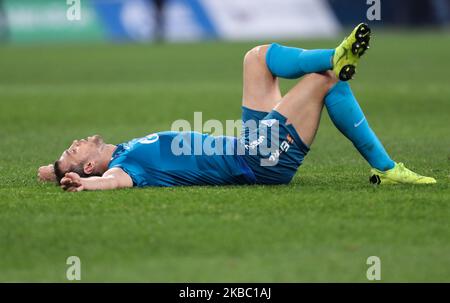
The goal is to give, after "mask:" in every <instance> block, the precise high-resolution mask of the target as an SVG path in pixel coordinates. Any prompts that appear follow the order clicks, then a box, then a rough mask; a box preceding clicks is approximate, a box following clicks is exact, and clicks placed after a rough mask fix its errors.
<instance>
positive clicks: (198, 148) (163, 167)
mask: <svg viewBox="0 0 450 303" xmlns="http://www.w3.org/2000/svg"><path fill="white" fill-rule="evenodd" d="M238 144H239V143H238V140H237V138H235V137H228V136H211V135H208V134H201V133H198V132H173V131H167V132H159V133H154V134H151V135H148V136H146V137H143V138H137V139H133V140H131V141H129V142H126V143H122V144H119V145H117V149H116V150H115V152H114V154H113V156H112V159H111V161H110V163H109V168H114V167H119V168H121V169H122V170H124V171H125V172H126V173H127V174H128V175H129V176H130V177H131V179H132V180H133V185H134V186H138V187H144V186H176V185H225V184H253V183H255V182H256V180H255V176H254V174H253V172H252V170H251V169H250V168H249V166H248V165H247V163H246V161H245V160H244V157H243V156H241V155H238V153H237V150H238V148H237V145H238ZM229 151H234V152H231V153H230V152H229Z"/></svg>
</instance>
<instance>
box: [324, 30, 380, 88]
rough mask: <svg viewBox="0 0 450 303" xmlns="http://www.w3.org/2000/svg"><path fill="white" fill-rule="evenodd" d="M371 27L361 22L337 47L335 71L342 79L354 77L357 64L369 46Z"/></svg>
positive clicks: (346, 79) (334, 58)
mask: <svg viewBox="0 0 450 303" xmlns="http://www.w3.org/2000/svg"><path fill="white" fill-rule="evenodd" d="M370 34H371V31H370V28H369V26H368V25H367V24H365V23H361V24H359V25H358V26H357V27H355V28H354V29H353V31H352V33H351V34H350V36H348V37H347V38H345V39H344V41H342V43H341V44H340V45H339V46H338V47H336V49H335V52H334V56H333V71H334V73H335V74H336V77H338V78H339V80H341V81H348V80H350V79H352V78H353V75H354V74H355V72H356V66H357V65H358V61H359V59H360V58H361V56H362V55H364V53H365V52H366V50H367V49H368V48H369V41H370Z"/></svg>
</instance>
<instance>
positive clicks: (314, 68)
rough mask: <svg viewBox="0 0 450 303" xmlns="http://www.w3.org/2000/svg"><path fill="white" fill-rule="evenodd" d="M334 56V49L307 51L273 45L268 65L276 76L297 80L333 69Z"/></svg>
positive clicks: (267, 60) (267, 59)
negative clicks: (306, 75) (310, 74)
mask: <svg viewBox="0 0 450 303" xmlns="http://www.w3.org/2000/svg"><path fill="white" fill-rule="evenodd" d="M333 56H334V49H314V50H305V49H301V48H296V47H287V46H282V45H279V44H277V43H273V44H272V45H271V46H270V47H269V49H268V50H267V53H266V64H267V67H268V68H269V70H270V72H271V73H272V74H273V75H274V76H276V77H281V78H287V79H295V78H300V77H301V76H303V75H305V74H309V73H316V72H324V71H327V70H330V69H332V68H333V63H332V61H333V60H332V59H333Z"/></svg>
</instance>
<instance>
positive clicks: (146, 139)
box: [139, 134, 159, 144]
mask: <svg viewBox="0 0 450 303" xmlns="http://www.w3.org/2000/svg"><path fill="white" fill-rule="evenodd" d="M158 139H159V135H158V134H150V135H148V136H146V137H144V138H142V139H140V140H139V143H141V144H152V143H155V142H156V141H158Z"/></svg>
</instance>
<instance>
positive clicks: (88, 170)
mask: <svg viewBox="0 0 450 303" xmlns="http://www.w3.org/2000/svg"><path fill="white" fill-rule="evenodd" d="M94 168H95V162H93V161H89V162H87V163H85V164H84V165H83V171H84V173H85V174H86V175H92V173H93V172H94Z"/></svg>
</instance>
